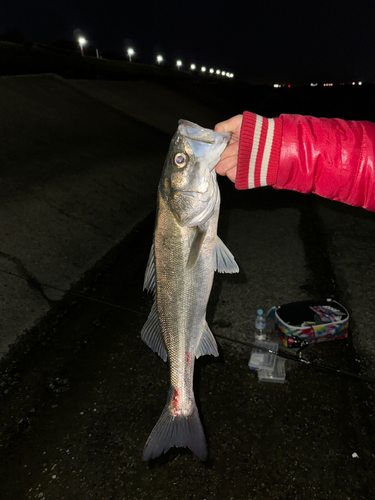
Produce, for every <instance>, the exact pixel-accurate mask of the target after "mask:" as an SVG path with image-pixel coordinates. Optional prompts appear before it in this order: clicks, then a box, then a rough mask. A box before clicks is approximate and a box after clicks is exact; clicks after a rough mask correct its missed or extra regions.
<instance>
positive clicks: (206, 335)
mask: <svg viewBox="0 0 375 500" xmlns="http://www.w3.org/2000/svg"><path fill="white" fill-rule="evenodd" d="M206 354H212V356H215V357H217V356H219V351H218V350H217V344H216V340H215V337H214V336H213V333H212V332H211V330H210V327H209V326H208V324H207V322H206V324H205V326H204V330H203V334H202V337H201V339H200V342H199V344H198V347H197V351H196V353H195V357H196V358H197V359H198V358H199V357H200V356H205V355H206Z"/></svg>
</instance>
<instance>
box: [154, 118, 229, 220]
mask: <svg viewBox="0 0 375 500" xmlns="http://www.w3.org/2000/svg"><path fill="white" fill-rule="evenodd" d="M178 123H179V125H178V129H177V132H176V133H175V135H174V136H173V138H172V141H171V145H170V148H169V151H168V155H167V158H166V162H165V166H164V170H163V174H162V178H161V182H160V185H159V189H160V190H161V191H162V194H164V197H165V199H167V200H168V203H169V206H170V208H171V210H172V212H173V214H174V216H175V218H176V220H177V222H178V223H179V224H180V225H182V226H188V227H195V226H200V225H202V224H204V223H205V222H207V220H208V219H209V218H210V217H211V216H212V214H213V213H214V211H215V208H216V207H217V206H218V205H219V203H220V193H219V187H218V184H217V179H216V172H215V166H216V164H217V163H218V162H219V160H220V155H221V153H222V152H223V151H224V149H225V147H226V145H227V143H228V141H229V139H230V136H231V134H230V133H225V132H214V131H213V130H211V129H206V128H203V127H200V126H199V125H197V124H195V123H192V122H189V121H187V120H180V121H179V122H178Z"/></svg>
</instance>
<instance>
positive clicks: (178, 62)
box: [176, 59, 182, 69]
mask: <svg viewBox="0 0 375 500" xmlns="http://www.w3.org/2000/svg"><path fill="white" fill-rule="evenodd" d="M176 66H177V69H180V68H181V66H182V61H180V59H179V60H178V61H176Z"/></svg>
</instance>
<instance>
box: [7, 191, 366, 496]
mask: <svg viewBox="0 0 375 500" xmlns="http://www.w3.org/2000/svg"><path fill="white" fill-rule="evenodd" d="M225 186H226V185H225V184H224V185H222V191H223V198H225V199H226V203H223V205H224V206H223V210H222V221H223V225H224V226H225V224H226V223H227V219H228V217H230V214H231V211H233V210H240V209H243V206H242V204H243V200H244V199H243V198H242V199H241V198H240V199H238V198H234V197H233V196H232V195H233V190H228V189H226V187H225ZM227 187H228V185H227ZM250 201H251V202H252V203H250V205H253V206H256V207H257V209H256V210H257V212H258V213H263V214H266V213H271V216H272V217H274V216H275V214H276V212H277V211H281V210H283V208H285V207H287V208H288V210H289V209H293V210H296V211H303V210H304V208H305V209H306V207H309V206H310V204H311V200H310V197H306V196H305V197H304V196H302V195H295V194H294V193H286V192H285V193H276V195H275V193H274V192H273V191H272V190H264V191H263V193H262V197H261V198H259V195H255V198H253V199H251V200H250ZM305 203H306V204H305ZM275 211H276V212H275ZM247 213H248V216H249V217H253V216H254V214H253V213H252V209H251V208H248V209H247ZM272 214H273V215H272ZM249 220H250V221H251V219H249ZM152 230H153V215H151V216H150V217H149V218H148V219H147V220H145V221H144V223H142V224H141V225H139V226H138V227H137V229H136V230H134V231H133V232H132V233H131V234H130V235H129V236H128V237H127V238H126V239H125V240H124V241H123V242H122V243H121V244H119V245H118V246H117V247H116V248H115V249H114V250H113V252H111V254H110V255H108V256H107V257H106V258H105V259H104V260H103V261H102V262H101V263H99V265H98V266H97V267H96V268H95V269H94V270H93V271H92V272H91V273H89V274H88V275H87V276H86V277H85V278H84V279H83V280H82V281H81V282H80V283H79V284H78V285H77V287H75V288H74V290H72V292H78V293H83V294H84V295H85V296H89V297H95V298H98V301H97V302H96V301H91V300H88V299H87V298H81V297H79V296H77V295H74V294H69V295H67V296H66V298H65V299H64V300H63V301H62V302H59V303H57V304H56V306H55V308H54V309H53V310H52V311H51V313H50V314H49V315H48V317H47V318H46V319H45V321H44V322H43V324H41V325H40V326H39V328H37V329H35V330H34V331H33V332H31V334H30V335H29V336H27V337H26V338H25V339H24V340H23V341H22V342H21V343H20V344H19V345H18V347H17V348H16V350H15V351H14V352H13V353H12V355H11V356H10V357H8V359H7V361H6V363H4V365H3V372H2V373H3V382H2V388H3V391H2V396H1V416H0V419H1V420H0V422H1V425H2V427H3V428H4V433H3V435H2V441H1V448H0V469H1V470H2V480H1V483H0V498H1V499H3V500H8V499H9V500H21V499H34V498H42V499H43V498H45V499H51V500H55V499H56V500H57V499H58V500H60V499H69V500H70V499H88V498H96V499H123V498H126V499H143V498H144V499H151V498H152V499H165V498H168V499H175V498H181V497H182V498H197V499H214V498H218V497H220V498H224V499H228V500H229V499H271V498H272V499H301V500H302V499H305V498H317V499H366V500H367V499H371V498H373V481H374V470H375V440H374V413H373V412H374V397H373V385H372V386H371V385H370V384H367V383H365V382H363V381H361V380H358V379H355V378H350V377H347V376H342V375H338V374H337V373H332V372H327V371H324V370H323V371H322V370H318V369H315V368H312V367H309V366H306V365H302V364H297V363H293V362H287V379H286V383H285V384H283V385H279V384H261V383H259V382H258V380H257V377H256V375H255V373H254V372H250V370H249V369H248V367H247V362H248V358H249V353H250V349H248V348H246V347H241V346H236V345H235V344H232V343H230V342H227V341H224V342H223V341H220V342H219V344H220V357H219V358H218V359H214V358H210V357H205V358H203V359H200V360H199V361H198V362H197V369H196V394H197V398H198V401H199V407H200V413H201V416H202V421H203V425H204V428H205V432H206V436H207V440H208V447H209V458H208V460H207V462H205V463H201V462H198V461H196V460H195V459H194V458H193V457H192V456H191V453H190V452H189V451H188V450H182V449H173V450H171V451H170V452H168V453H167V454H165V455H164V456H162V457H160V458H158V459H156V460H155V461H153V462H152V463H145V462H143V461H142V460H141V453H142V449H143V446H144V443H145V441H146V439H147V437H148V434H149V432H150V431H151V429H152V427H153V425H154V423H155V421H156V419H157V418H158V415H159V413H160V411H161V409H162V408H163V406H164V402H165V398H166V394H167V384H168V371H167V370H168V369H167V365H165V364H164V363H163V362H162V361H161V360H160V358H158V357H157V356H156V355H155V354H153V353H152V352H151V351H150V349H149V348H148V347H147V346H146V345H145V344H143V342H142V341H141V339H140V330H141V327H142V325H143V323H144V321H145V319H146V317H147V314H148V311H149V308H150V305H151V296H150V295H148V294H146V293H144V292H142V282H143V273H144V268H145V264H146V261H147V256H148V252H149V247H150V242H151V235H152ZM246 238H248V236H247V235H246V234H244V235H243V236H242V239H243V242H245V241H246ZM301 238H302V240H303V239H304V238H309V236H308V234H306V235H305V236H303V235H301ZM292 248H293V245H292V246H291V251H292ZM231 250H233V251H235V250H234V249H233V248H232V247H231ZM322 255H323V254H322V253H321V251H317V253H316V258H315V266H317V267H316V270H319V266H321V263H320V260H321V256H322ZM245 264H246V263H245V262H242V261H240V266H241V267H245ZM310 265H314V264H313V262H312V261H311V259H310ZM318 276H319V274H318ZM250 278H251V281H254V280H255V281H257V282H258V281H260V282H261V281H262V271H261V270H260V271H259V275H258V276H251V277H249V281H250ZM233 279H237V280H239V283H240V282H241V281H244V280H245V281H246V277H244V275H243V272H242V271H241V273H240V275H239V276H238V277H236V278H235V277H232V276H228V277H226V276H217V277H216V279H215V284H214V288H213V291H212V295H211V301H210V306H209V310H208V322H209V324H210V325H212V328H213V331H214V333H219V334H224V335H228V331H230V328H229V330H228V326H229V325H230V322H231V321H233V318H232V317H231V316H230V315H229V316H228V315H225V314H226V313H225V311H226V308H227V307H229V309H231V308H233V307H235V301H236V300H238V297H236V295H231V294H227V296H226V297H225V299H223V295H222V288H223V287H224V286H225V283H226V282H229V281H230V280H233ZM251 281H250V285H249V286H251ZM259 285H260V286H261V283H260V284H258V285H257V286H259ZM238 286H239V285H238ZM290 286H292V287H293V286H294V285H292V284H290V283H285V284H284V285H282V288H283V287H284V289H285V293H287V289H286V288H285V287H290ZM312 286H319V288H320V290H321V291H322V292H327V293H328V292H329V291H332V290H331V287H332V285H331V277H330V276H329V275H325V276H320V278H318V279H317V282H316V283H315V284H314V283H313V284H312ZM253 288H254V285H253ZM255 289H256V287H255ZM341 292H342V293H343V297H344V299H345V291H341ZM341 292H340V291H338V293H341ZM297 299H298V297H297ZM224 302H226V304H224ZM111 304H116V305H118V306H119V307H114V306H113V305H111ZM346 305H348V304H347V303H346ZM349 306H350V304H349ZM252 313H253V308H249V310H248V311H247V310H245V311H244V315H246V316H247V317H249V316H250V319H252V316H253V314H252ZM214 318H219V319H216V320H214ZM220 318H221V319H220ZM250 324H251V322H250ZM243 333H244V332H238V335H237V337H239V334H243ZM229 335H231V333H229ZM233 336H234V337H236V332H234V334H233ZM247 337H248V339H249V340H250V341H251V327H250V330H249V332H248V334H247ZM304 356H306V357H307V358H308V359H309V360H310V361H314V362H317V363H323V364H328V365H331V366H334V367H339V368H342V369H346V370H349V371H353V372H356V373H358V364H357V363H356V353H355V350H354V347H353V344H352V341H351V337H349V339H348V340H347V341H339V342H331V343H326V344H324V345H320V346H315V347H310V348H309V349H308V350H307V351H306V352H305V354H304ZM4 389H5V390H4ZM353 453H357V454H358V456H359V458H353V457H352V454H353Z"/></svg>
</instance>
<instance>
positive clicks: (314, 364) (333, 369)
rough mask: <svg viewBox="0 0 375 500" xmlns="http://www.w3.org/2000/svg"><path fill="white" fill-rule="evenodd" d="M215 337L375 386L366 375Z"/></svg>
mask: <svg viewBox="0 0 375 500" xmlns="http://www.w3.org/2000/svg"><path fill="white" fill-rule="evenodd" d="M215 337H218V338H219V339H223V340H228V341H229V342H234V343H236V344H241V345H245V346H247V347H252V348H256V349H260V350H261V351H264V352H268V353H270V354H274V355H275V356H279V357H280V358H285V359H290V360H291V361H295V362H297V363H304V364H306V365H311V366H314V367H315V368H319V369H321V370H328V371H331V372H335V373H338V374H339V375H347V376H348V377H352V378H356V379H359V380H363V381H365V382H370V383H371V384H375V378H372V377H366V376H365V375H357V374H356V373H352V372H348V371H346V370H342V369H340V368H333V367H332V366H328V365H323V364H321V363H315V362H314V361H309V360H308V359H306V358H302V357H300V356H296V355H294V354H287V353H285V352H280V351H274V350H273V349H268V348H267V347H263V346H261V345H258V344H252V343H251V342H245V341H243V340H239V339H231V338H230V337H225V336H224V335H219V334H215Z"/></svg>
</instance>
